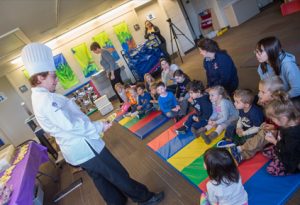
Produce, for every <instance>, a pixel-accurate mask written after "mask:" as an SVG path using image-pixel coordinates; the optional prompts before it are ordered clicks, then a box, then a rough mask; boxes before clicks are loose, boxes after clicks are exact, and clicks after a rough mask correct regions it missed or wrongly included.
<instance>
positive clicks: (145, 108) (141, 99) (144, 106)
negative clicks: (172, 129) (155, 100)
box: [136, 83, 152, 118]
mask: <svg viewBox="0 0 300 205" xmlns="http://www.w3.org/2000/svg"><path fill="white" fill-rule="evenodd" d="M136 91H137V94H138V105H137V112H138V113H137V114H138V115H137V117H138V118H141V117H143V116H144V115H146V114H148V113H149V112H150V111H151V110H152V104H151V102H150V100H151V95H150V94H149V93H148V92H147V91H145V85H144V84H143V83H139V84H137V85H136Z"/></svg>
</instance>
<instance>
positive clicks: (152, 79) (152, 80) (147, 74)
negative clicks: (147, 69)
mask: <svg viewBox="0 0 300 205" xmlns="http://www.w3.org/2000/svg"><path fill="white" fill-rule="evenodd" d="M147 76H150V79H151V81H150V82H155V79H154V78H153V77H152V75H151V74H150V73H145V75H144V82H145V83H148V82H147V81H146V78H147Z"/></svg>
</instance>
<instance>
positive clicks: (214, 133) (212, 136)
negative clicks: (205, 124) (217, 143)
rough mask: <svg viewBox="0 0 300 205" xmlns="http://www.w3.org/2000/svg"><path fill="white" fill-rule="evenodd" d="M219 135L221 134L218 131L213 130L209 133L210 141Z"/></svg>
mask: <svg viewBox="0 0 300 205" xmlns="http://www.w3.org/2000/svg"><path fill="white" fill-rule="evenodd" d="M218 136H219V134H218V133H217V132H215V131H213V132H211V133H210V134H209V135H208V138H209V139H210V141H212V140H214V139H215V138H217V137H218Z"/></svg>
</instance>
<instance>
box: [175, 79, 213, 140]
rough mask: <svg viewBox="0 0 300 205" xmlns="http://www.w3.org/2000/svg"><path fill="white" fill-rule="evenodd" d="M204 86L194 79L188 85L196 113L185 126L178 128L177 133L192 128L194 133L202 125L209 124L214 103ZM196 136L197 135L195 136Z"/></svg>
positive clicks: (190, 99) (190, 100)
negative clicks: (212, 103)
mask: <svg viewBox="0 0 300 205" xmlns="http://www.w3.org/2000/svg"><path fill="white" fill-rule="evenodd" d="M204 89H205V88H204V86H203V83H202V82H201V81H198V80H193V81H192V82H190V83H189V84H188V85H187V90H188V91H189V95H190V98H189V102H190V103H191V105H192V106H193V107H194V109H195V110H196V114H193V115H190V116H189V118H188V119H187V121H185V122H184V124H183V126H182V127H180V128H178V129H177V130H176V132H177V133H183V134H184V133H185V132H186V131H187V130H190V129H192V132H193V133H194V132H195V130H198V129H199V128H201V127H204V126H205V125H207V122H208V119H209V117H210V115H211V113H212V105H211V102H210V101H209V97H208V95H207V94H206V93H205V92H204ZM195 137H196V136H195Z"/></svg>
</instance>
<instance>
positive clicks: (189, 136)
mask: <svg viewBox="0 0 300 205" xmlns="http://www.w3.org/2000/svg"><path fill="white" fill-rule="evenodd" d="M194 139H195V137H194V135H193V133H192V132H191V131H189V132H187V133H186V134H179V135H177V136H176V137H175V138H173V139H172V140H171V141H169V142H168V143H167V144H165V145H164V146H163V147H161V148H160V149H159V150H157V153H158V154H160V155H161V157H162V158H163V159H165V160H167V159H169V158H170V157H172V156H173V155H174V154H175V153H177V152H178V151H179V150H181V149H182V148H183V147H184V146H186V145H187V144H188V143H190V142H191V141H193V140H194Z"/></svg>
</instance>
